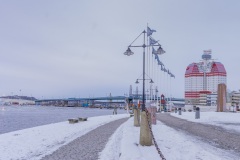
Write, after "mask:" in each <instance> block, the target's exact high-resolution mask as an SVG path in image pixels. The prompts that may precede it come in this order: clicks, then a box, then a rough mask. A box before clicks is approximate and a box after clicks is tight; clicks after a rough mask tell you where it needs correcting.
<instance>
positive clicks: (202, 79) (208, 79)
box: [185, 50, 227, 105]
mask: <svg viewBox="0 0 240 160" xmlns="http://www.w3.org/2000/svg"><path fill="white" fill-rule="evenodd" d="M211 52H212V51H211V50H204V53H203V55H202V61H201V62H198V63H192V64H190V65H188V66H187V68H186V72H185V104H191V105H206V104H207V101H210V100H208V98H207V97H208V96H209V97H210V98H211V97H214V94H215V98H216V94H217V90H218V84H220V83H223V84H226V83H227V73H226V70H225V68H224V65H223V64H222V63H220V62H215V61H214V60H213V59H212V56H211ZM211 95H212V96H211ZM211 103H212V101H211ZM215 103H216V100H215Z"/></svg>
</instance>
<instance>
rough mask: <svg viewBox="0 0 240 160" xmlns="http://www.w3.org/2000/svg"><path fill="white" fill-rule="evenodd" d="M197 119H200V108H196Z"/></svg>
mask: <svg viewBox="0 0 240 160" xmlns="http://www.w3.org/2000/svg"><path fill="white" fill-rule="evenodd" d="M195 119H200V108H199V107H196V112H195Z"/></svg>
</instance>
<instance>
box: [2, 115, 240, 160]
mask: <svg viewBox="0 0 240 160" xmlns="http://www.w3.org/2000/svg"><path fill="white" fill-rule="evenodd" d="M163 114H164V113H163ZM172 115H174V116H177V117H181V118H185V119H188V120H191V121H195V122H201V123H209V124H214V125H215V124H216V125H221V126H225V124H228V123H239V122H240V114H238V113H218V112H209V113H208V112H204V113H201V119H197V120H196V119H195V115H194V113H193V112H189V113H188V112H183V113H182V115H181V116H178V114H175V113H172ZM128 116H129V115H128V114H122V115H111V116H99V117H91V118H89V119H88V121H86V122H80V123H76V124H69V123H68V122H61V123H55V124H50V125H44V126H39V127H34V128H29V129H24V130H19V131H14V132H10V133H5V134H1V135H0V153H1V154H0V159H1V160H8V159H13V160H16V159H30V160H31V159H34V160H35V159H36V160H37V159H41V157H43V156H44V155H47V154H50V153H52V152H53V151H55V150H57V149H58V148H59V147H61V146H62V145H64V144H67V143H69V142H70V141H72V140H74V139H76V138H77V137H80V136H82V135H84V134H86V133H87V132H89V131H91V130H93V129H95V128H96V127H98V126H100V125H103V124H105V123H107V122H110V121H113V120H117V119H120V118H124V117H128ZM228 126H229V125H228ZM231 127H234V125H233V126H231ZM153 132H154V135H155V138H156V141H157V143H158V146H159V147H160V149H161V151H162V153H163V155H164V156H165V158H166V159H168V160H182V159H184V160H187V159H191V160H194V159H204V160H212V159H217V160H221V159H222V160H223V159H224V160H230V159H238V157H236V156H235V155H233V154H232V153H231V152H230V151H225V150H221V149H218V148H215V147H213V146H211V145H209V144H206V143H204V142H202V141H200V140H199V139H197V138H195V137H191V136H189V135H185V134H184V133H182V132H179V131H177V130H174V129H172V128H169V127H167V126H165V125H164V124H163V123H161V122H159V121H157V124H156V125H153ZM139 135H140V128H139V127H134V126H133V118H130V119H129V120H128V121H127V122H125V123H124V124H122V125H121V126H120V127H119V128H118V129H117V130H116V132H115V133H114V134H113V135H112V136H111V137H110V138H109V141H108V143H107V145H106V147H105V148H104V149H103V151H102V152H101V153H100V155H99V158H100V159H101V160H149V159H151V160H155V159H156V160H158V159H160V157H159V155H158V154H157V151H156V149H155V147H154V146H153V145H152V146H150V147H147V146H141V145H139Z"/></svg>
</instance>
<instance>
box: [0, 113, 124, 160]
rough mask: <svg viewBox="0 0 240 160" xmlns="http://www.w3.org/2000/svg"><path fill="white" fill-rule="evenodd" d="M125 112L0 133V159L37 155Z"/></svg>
mask: <svg viewBox="0 0 240 160" xmlns="http://www.w3.org/2000/svg"><path fill="white" fill-rule="evenodd" d="M128 116H129V115H128V114H119V115H108V116H98V117H90V118H88V121H84V122H79V123H75V124H69V123H68V121H65V122H60V123H54V124H49V125H44V126H39V127H33V128H28V129H24V130H19V131H14V132H10V133H5V134H1V135H0V153H1V154H0V159H1V160H7V159H14V160H15V159H41V157H43V156H45V155H48V154H50V153H52V152H53V151H55V150H57V149H58V148H59V147H61V146H62V145H65V144H67V143H69V142H71V141H72V140H74V139H76V138H77V137H80V136H82V135H84V134H86V133H87V132H89V131H91V130H93V129H95V128H97V127H99V126H101V125H103V124H106V123H108V122H110V121H114V120H117V119H120V118H124V117H128Z"/></svg>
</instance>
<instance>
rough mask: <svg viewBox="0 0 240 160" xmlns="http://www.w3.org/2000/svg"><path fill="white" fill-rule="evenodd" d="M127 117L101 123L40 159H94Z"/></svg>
mask: <svg viewBox="0 0 240 160" xmlns="http://www.w3.org/2000/svg"><path fill="white" fill-rule="evenodd" d="M127 120H128V118H123V119H120V120H116V121H113V122H110V123H107V124H105V125H102V126H100V127H98V128H96V129H94V130H92V131H90V132H88V133H87V134H85V135H83V136H81V137H79V138H77V139H75V140H74V141H72V142H70V143H69V144H67V145H64V146H62V147H60V148H59V149H58V150H56V151H55V152H53V153H52V154H50V155H47V156H45V157H43V158H42V160H96V159H98V153H99V152H101V151H102V150H103V149H104V147H105V145H106V144H107V142H108V139H109V138H110V136H111V135H112V134H113V133H114V132H115V130H116V129H117V128H118V127H119V126H120V125H121V124H122V123H124V122H126V121H127Z"/></svg>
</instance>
